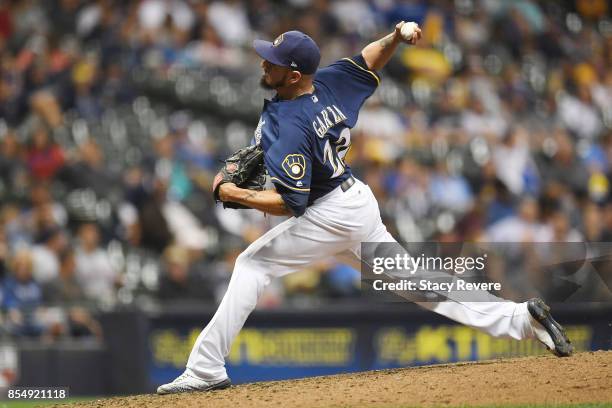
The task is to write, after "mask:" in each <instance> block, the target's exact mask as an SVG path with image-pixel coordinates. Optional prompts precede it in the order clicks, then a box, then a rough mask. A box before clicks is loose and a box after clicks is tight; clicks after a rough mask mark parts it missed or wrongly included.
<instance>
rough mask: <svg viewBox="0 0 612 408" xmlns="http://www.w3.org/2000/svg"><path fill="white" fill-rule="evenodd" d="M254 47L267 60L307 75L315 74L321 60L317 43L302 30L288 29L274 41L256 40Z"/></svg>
mask: <svg viewBox="0 0 612 408" xmlns="http://www.w3.org/2000/svg"><path fill="white" fill-rule="evenodd" d="M253 47H255V52H257V54H259V56H260V57H261V58H263V59H265V60H266V61H269V62H271V63H272V64H274V65H280V66H282V67H289V68H292V69H294V70H295V71H300V72H301V73H303V74H306V75H311V74H314V73H315V72H316V71H317V68H318V67H319V62H321V51H319V47H318V46H317V43H315V42H314V40H313V39H312V38H310V37H309V36H307V35H306V34H304V33H302V32H301V31H287V32H286V33H283V34H281V35H279V36H278V37H276V40H274V41H272V42H270V41H263V40H255V41H253Z"/></svg>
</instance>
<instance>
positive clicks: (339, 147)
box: [323, 128, 351, 178]
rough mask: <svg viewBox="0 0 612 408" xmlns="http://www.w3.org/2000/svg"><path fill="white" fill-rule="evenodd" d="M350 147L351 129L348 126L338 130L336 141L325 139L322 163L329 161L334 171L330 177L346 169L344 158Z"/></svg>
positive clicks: (336, 175)
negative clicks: (340, 130) (338, 134)
mask: <svg viewBox="0 0 612 408" xmlns="http://www.w3.org/2000/svg"><path fill="white" fill-rule="evenodd" d="M350 149H351V131H350V130H349V129H348V128H344V129H343V130H342V132H340V137H339V138H338V140H337V141H336V142H333V143H331V142H330V141H329V139H327V140H326V141H325V147H324V148H323V158H324V163H327V161H329V163H330V164H331V165H332V168H333V169H334V173H333V174H332V175H331V177H330V178H336V177H338V176H340V175H342V173H344V170H345V169H346V164H345V163H344V159H345V157H346V155H347V153H348V152H349V150H350Z"/></svg>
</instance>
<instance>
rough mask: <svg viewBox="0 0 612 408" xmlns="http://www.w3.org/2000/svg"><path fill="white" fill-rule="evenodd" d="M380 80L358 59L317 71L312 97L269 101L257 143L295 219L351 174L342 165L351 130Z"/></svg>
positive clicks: (340, 62)
mask: <svg viewBox="0 0 612 408" xmlns="http://www.w3.org/2000/svg"><path fill="white" fill-rule="evenodd" d="M379 82H380V80H379V77H378V75H377V74H376V73H375V72H373V71H370V70H368V69H367V65H366V63H365V61H364V59H363V57H362V56H361V55H359V56H356V57H353V58H344V59H342V60H340V61H338V62H335V63H333V64H331V65H330V66H328V67H326V68H322V69H319V70H318V71H317V72H316V74H315V78H314V93H312V94H304V95H302V96H299V97H298V98H296V99H292V100H279V99H277V98H274V99H272V100H266V101H265V103H264V108H263V112H262V114H261V117H260V119H259V124H258V125H257V129H256V130H255V141H256V142H258V143H260V144H261V146H262V148H263V150H264V151H265V156H264V161H265V164H266V168H267V170H268V173H269V174H270V177H271V180H272V182H273V183H274V185H275V187H276V190H277V191H278V192H279V193H280V194H281V195H282V197H283V200H284V201H285V203H286V204H287V206H288V207H289V208H291V210H292V211H293V213H294V215H295V216H296V217H299V216H300V215H302V214H304V211H306V207H308V206H309V205H310V204H312V203H313V202H314V201H315V200H316V199H317V198H319V197H322V196H324V195H325V194H327V193H329V192H330V191H331V190H333V189H334V188H336V187H337V186H339V185H340V184H341V183H342V182H343V181H344V180H346V179H347V178H348V177H350V176H351V169H350V167H349V166H348V165H347V164H346V163H345V161H344V159H345V156H346V154H347V153H348V151H349V149H350V147H351V133H350V129H351V128H352V127H353V126H355V123H357V116H358V114H359V109H360V108H361V106H362V105H363V103H364V101H365V100H366V99H367V98H368V97H369V96H370V95H372V93H373V92H374V91H375V90H376V87H377V86H378V84H379Z"/></svg>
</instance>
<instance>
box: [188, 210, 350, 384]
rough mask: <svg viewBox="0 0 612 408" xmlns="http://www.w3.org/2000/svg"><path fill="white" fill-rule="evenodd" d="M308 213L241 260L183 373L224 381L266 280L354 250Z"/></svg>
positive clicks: (257, 244)
mask: <svg viewBox="0 0 612 408" xmlns="http://www.w3.org/2000/svg"><path fill="white" fill-rule="evenodd" d="M312 213H313V212H312V211H310V212H307V214H305V215H304V216H302V217H300V218H298V219H296V218H291V219H289V220H287V221H285V222H283V223H282V224H280V225H278V226H277V227H275V228H274V229H272V230H270V231H269V232H267V233H266V234H264V235H263V236H262V237H261V238H259V239H258V240H257V241H255V242H254V243H253V244H251V245H250V246H249V247H248V248H247V249H246V250H245V251H244V252H243V253H242V254H240V256H239V257H238V259H237V260H236V264H235V266H234V271H233V274H232V278H231V280H230V283H229V286H228V288H227V292H226V293H225V296H224V297H223V300H222V301H221V304H220V305H219V308H218V309H217V312H216V313H215V315H214V316H213V318H212V320H211V321H210V323H209V324H208V325H207V326H206V328H204V330H203V331H202V332H201V333H200V335H199V336H198V338H197V340H196V342H195V344H194V346H193V349H192V351H191V354H190V356H189V361H188V363H187V373H189V374H191V375H194V376H196V377H199V378H202V379H211V380H218V379H221V378H225V377H227V374H226V371H225V357H226V356H227V355H228V354H229V351H230V347H231V345H232V343H233V340H234V339H235V337H236V336H237V335H238V332H239V331H240V329H241V328H242V326H243V325H244V322H245V321H246V319H247V317H248V316H249V314H250V313H251V312H252V311H253V309H254V308H255V306H256V305H257V300H258V299H259V297H260V296H261V294H262V292H263V290H264V288H265V287H266V286H267V285H268V284H269V283H270V280H271V279H272V278H277V277H281V276H284V275H286V274H288V273H291V272H295V271H296V270H298V269H300V268H303V267H304V266H307V265H308V264H310V263H312V262H314V261H316V260H318V259H320V258H321V257H325V256H331V255H334V254H336V253H338V252H341V251H344V250H346V249H347V248H349V247H351V246H353V245H354V244H355V243H354V242H351V241H350V240H348V239H347V238H346V233H345V232H343V231H336V230H334V229H332V228H328V227H327V226H326V224H325V223H321V222H320V221H319V219H318V218H313V214H312Z"/></svg>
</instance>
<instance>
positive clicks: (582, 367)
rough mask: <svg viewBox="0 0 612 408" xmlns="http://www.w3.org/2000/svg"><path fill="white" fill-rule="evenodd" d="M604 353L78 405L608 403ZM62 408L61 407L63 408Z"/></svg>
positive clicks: (611, 357)
mask: <svg viewBox="0 0 612 408" xmlns="http://www.w3.org/2000/svg"><path fill="white" fill-rule="evenodd" d="M610 390H612V351H598V352H589V353H579V354H576V355H575V356H572V357H570V358H563V359H561V358H556V357H552V356H545V357H527V358H516V359H507V360H495V361H486V362H480V363H461V364H448V365H437V366H427V367H416V368H404V369H395V370H383V371H370V372H364V373H355V374H345V375H334V376H327V377H314V378H306V379H301V380H291V381H273V382H262V383H254V384H246V385H240V386H236V387H232V388H230V389H226V390H221V391H214V392H210V393H191V394H182V395H168V396H156V395H137V396H132V397H122V398H110V399H106V400H98V401H93V402H89V403H85V404H80V405H69V407H72V408H74V407H75V406H79V407H97V408H106V407H155V408H157V407H330V406H343V407H369V406H376V407H398V406H443V405H451V406H454V405H462V404H467V405H491V404H496V405H504V404H513V405H514V404H562V403H564V404H569V403H586V402H588V403H595V402H612V392H611V391H610ZM66 407H68V405H66Z"/></svg>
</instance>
